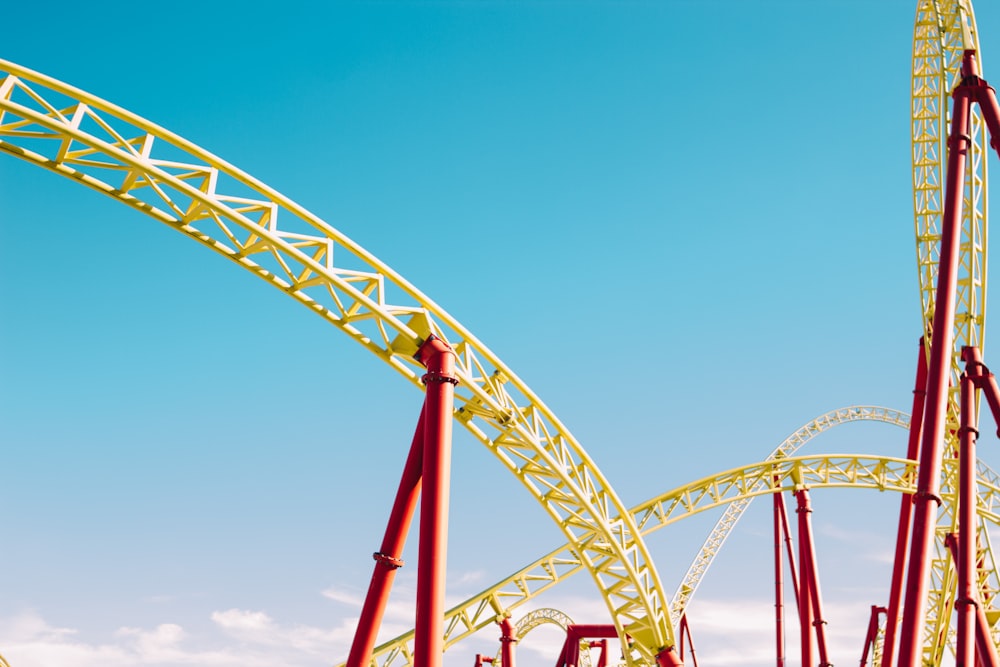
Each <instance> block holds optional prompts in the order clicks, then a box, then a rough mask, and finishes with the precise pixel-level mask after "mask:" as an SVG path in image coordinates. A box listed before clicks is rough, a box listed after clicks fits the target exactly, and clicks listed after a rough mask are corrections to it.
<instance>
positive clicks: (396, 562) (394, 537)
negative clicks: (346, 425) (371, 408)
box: [346, 407, 424, 667]
mask: <svg viewBox="0 0 1000 667" xmlns="http://www.w3.org/2000/svg"><path fill="white" fill-rule="evenodd" d="M423 447H424V409H423V407H421V409H420V418H419V419H418V420H417V430H416V432H415V433H414V434H413V442H412V443H411V444H410V453H409V454H408V455H407V457H406V464H405V465H404V466H403V475H402V477H401V479H400V480H399V489H398V490H397V491H396V500H395V502H394V503H393V506H392V512H391V513H390V514H389V523H388V525H387V526H386V529H385V536H384V537H383V538H382V547H381V549H379V550H378V551H377V552H375V553H374V554H372V557H373V558H374V559H375V571H374V572H373V573H372V579H371V583H370V584H369V585H368V595H366V596H365V603H364V606H363V607H362V608H361V617H360V618H359V619H358V629H357V630H356V631H355V633H354V641H353V642H352V643H351V652H350V654H349V655H348V656H347V663H346V667H364V666H365V665H367V664H368V663H369V662H371V658H372V650H373V649H374V648H375V639H376V636H377V635H378V631H379V628H380V627H381V626H382V616H383V615H384V613H385V607H386V604H387V603H388V601H389V592H390V591H391V589H392V583H393V581H394V580H395V578H396V570H397V569H399V568H400V567H402V566H403V559H402V558H403V546H404V545H405V544H406V536H407V533H408V532H409V528H410V522H411V521H412V520H413V512H414V511H415V510H416V507H417V499H418V498H419V497H420V474H421V466H422V465H423Z"/></svg>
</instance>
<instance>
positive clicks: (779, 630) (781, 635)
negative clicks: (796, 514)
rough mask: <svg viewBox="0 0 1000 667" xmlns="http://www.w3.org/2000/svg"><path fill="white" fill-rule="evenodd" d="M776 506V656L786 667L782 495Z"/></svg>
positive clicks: (774, 501) (777, 497) (774, 499)
mask: <svg viewBox="0 0 1000 667" xmlns="http://www.w3.org/2000/svg"><path fill="white" fill-rule="evenodd" d="M773 504H774V642H775V646H774V655H775V659H776V664H777V667H785V613H784V600H785V589H784V582H783V581H782V575H783V573H784V570H785V568H784V564H783V563H782V559H781V493H780V492H779V493H775V494H774V498H773Z"/></svg>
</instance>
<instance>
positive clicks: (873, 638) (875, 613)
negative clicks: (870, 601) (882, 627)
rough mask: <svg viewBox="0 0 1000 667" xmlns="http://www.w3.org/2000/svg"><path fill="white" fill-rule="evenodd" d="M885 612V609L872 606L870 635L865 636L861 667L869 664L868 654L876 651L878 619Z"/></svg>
mask: <svg viewBox="0 0 1000 667" xmlns="http://www.w3.org/2000/svg"><path fill="white" fill-rule="evenodd" d="M885 611H886V608H885V607H879V606H877V605H872V614H871V616H870V617H869V619H868V634H867V635H865V648H864V650H862V651H861V667H865V665H867V664H868V652H869V651H874V648H875V643H876V642H877V641H878V617H879V614H884V613H885Z"/></svg>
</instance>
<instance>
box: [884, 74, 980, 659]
mask: <svg viewBox="0 0 1000 667" xmlns="http://www.w3.org/2000/svg"><path fill="white" fill-rule="evenodd" d="M971 96H972V92H971V90H970V88H968V87H966V86H964V85H960V86H958V87H957V88H956V89H955V92H954V93H953V94H952V97H953V99H954V101H955V102H954V105H953V109H952V123H951V136H950V137H949V139H948V142H949V151H948V169H947V177H946V179H945V202H944V211H943V214H942V216H941V245H940V252H939V254H940V259H939V264H938V284H937V289H936V292H935V306H934V322H933V328H932V335H931V354H930V361H929V363H928V366H927V402H926V406H925V415H924V418H925V419H926V422H925V426H924V430H923V434H922V438H921V446H920V462H919V469H918V473H917V491H916V493H915V494H914V501H913V502H914V504H913V527H912V533H911V537H910V551H909V553H910V565H909V569H908V571H907V576H906V588H905V595H904V601H903V620H902V624H901V626H900V647H899V667H920V663H921V655H920V654H921V646H922V639H923V635H924V613H925V609H926V605H927V592H928V579H929V578H930V569H929V567H928V562H929V561H930V556H931V550H932V549H933V547H934V532H935V531H934V528H935V519H936V514H937V508H938V506H939V505H940V503H941V499H940V497H939V496H938V490H939V488H940V476H941V454H942V452H941V450H942V444H943V442H944V435H945V418H946V411H947V409H948V378H949V375H950V371H951V354H952V346H953V341H954V321H955V289H956V285H957V282H958V251H959V237H960V234H961V225H960V224H959V221H960V220H961V219H962V195H963V192H964V183H965V163H966V160H967V157H968V152H969V144H970V143H971V138H970V137H969V135H968V132H969V113H970V105H971Z"/></svg>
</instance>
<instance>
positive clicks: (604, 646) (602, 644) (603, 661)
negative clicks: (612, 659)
mask: <svg viewBox="0 0 1000 667" xmlns="http://www.w3.org/2000/svg"><path fill="white" fill-rule="evenodd" d="M590 648H592V649H594V648H596V649H600V651H601V652H600V654H599V655H598V657H597V667H608V640H607V639H598V640H597V641H596V642H590Z"/></svg>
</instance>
